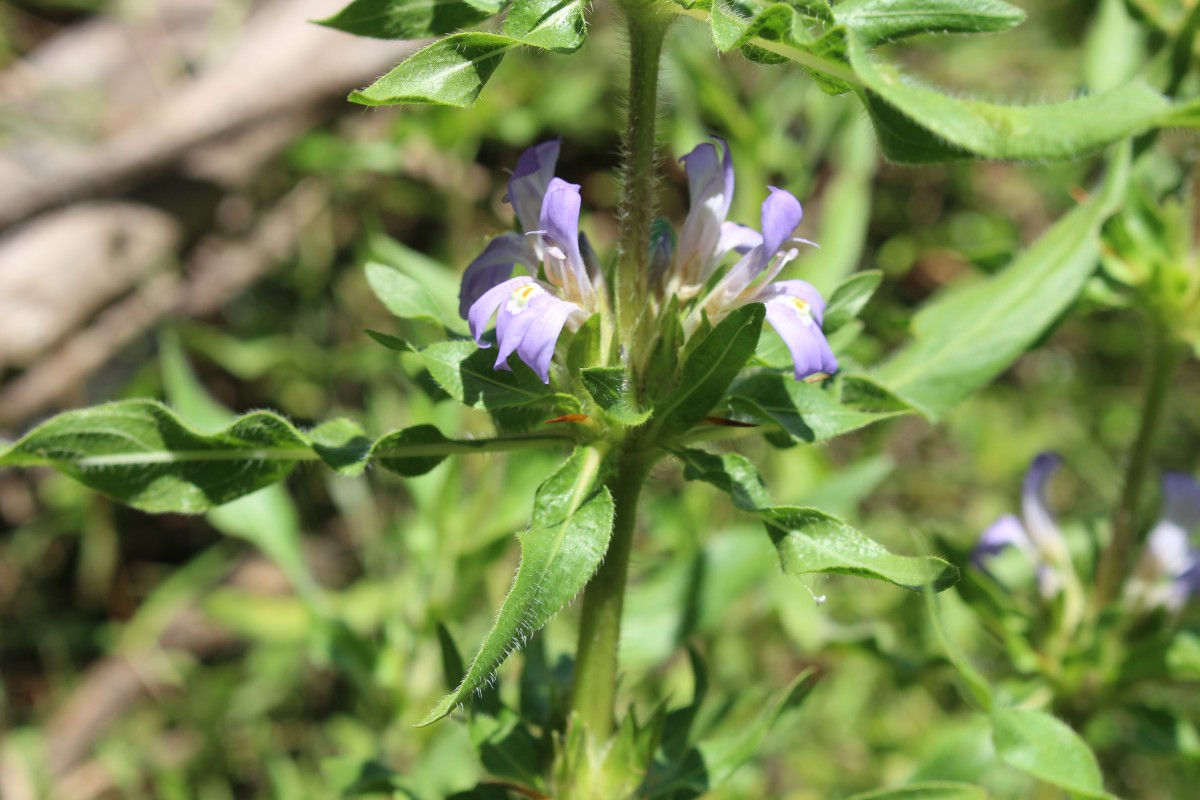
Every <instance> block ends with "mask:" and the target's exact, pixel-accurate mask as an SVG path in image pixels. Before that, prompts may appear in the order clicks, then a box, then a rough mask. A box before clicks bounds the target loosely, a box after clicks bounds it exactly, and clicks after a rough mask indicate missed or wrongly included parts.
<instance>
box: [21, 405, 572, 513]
mask: <svg viewBox="0 0 1200 800" xmlns="http://www.w3.org/2000/svg"><path fill="white" fill-rule="evenodd" d="M570 443H571V440H570V439H568V438H565V437H563V436H561V435H548V434H546V435H539V436H512V437H498V438H495V439H471V440H466V441H456V440H451V439H447V438H445V437H444V436H442V434H441V433H439V432H437V431H436V429H434V428H432V427H430V426H427V425H422V426H417V427H415V428H409V429H406V430H403V431H398V432H396V433H393V434H389V435H387V436H384V437H383V438H381V439H378V440H375V441H372V440H371V439H369V438H368V437H366V436H365V435H364V434H363V432H362V429H361V428H359V426H358V425H357V424H355V423H353V422H351V421H350V420H332V421H330V422H326V423H323V424H321V425H319V426H318V427H316V428H314V429H313V430H311V431H308V432H304V431H301V430H299V429H298V428H296V426H294V425H293V424H292V423H291V422H289V421H288V420H286V419H284V418H283V417H281V416H279V415H278V414H275V413H272V412H269V411H255V412H252V413H250V414H246V415H244V416H241V417H238V418H237V419H235V420H233V421H232V422H231V423H230V424H229V425H228V426H226V427H224V428H222V429H220V430H215V431H209V432H206V431H200V430H197V429H195V428H193V427H192V426H190V425H188V424H187V423H185V422H184V421H183V420H181V419H180V418H179V417H178V416H177V415H176V414H175V412H173V411H171V409H169V408H167V407H166V406H164V405H163V404H161V403H159V402H157V401H154V400H123V401H119V402H115V403H107V404H105V405H101V406H96V407H95V408H88V409H83V410H80V411H68V412H66V413H64V414H59V415H58V416H56V417H53V418H51V419H49V420H47V421H46V422H44V423H42V424H41V425H39V426H38V427H36V428H34V429H33V430H31V431H30V432H29V433H27V434H26V435H25V436H23V437H21V438H20V439H18V440H17V441H16V442H14V443H13V444H12V445H11V446H9V447H8V448H7V449H4V450H2V451H0V467H35V466H47V467H53V468H54V469H56V470H58V471H59V472H62V473H64V474H66V475H69V476H71V477H72V478H74V479H76V480H78V481H79V482H80V483H83V484H84V485H86V486H89V487H91V488H93V489H96V490H98V491H101V492H104V493H105V494H107V495H109V496H111V497H113V498H114V499H116V500H118V501H120V502H122V503H125V504H126V505H130V506H133V507H134V508H140V509H142V510H143V511H150V512H156V513H165V512H175V513H181V514H199V513H201V512H203V511H207V510H208V509H210V508H213V507H214V506H219V505H221V504H223V503H228V502H229V501H231V500H235V499H237V498H239V497H242V496H243V495H246V494H249V493H251V492H253V491H256V490H258V489H261V488H262V487H264V486H267V485H269V484H272V483H275V482H277V481H280V480H282V479H283V478H285V477H286V476H287V475H288V473H289V472H291V471H292V469H293V468H294V467H295V466H296V464H297V463H299V462H301V461H321V462H324V463H325V464H326V465H327V466H329V467H331V468H333V469H335V470H337V471H338V472H340V473H342V474H346V475H354V474H358V473H361V472H362V471H363V469H364V468H365V467H366V465H367V464H368V463H369V462H371V461H372V460H378V461H379V462H380V463H381V464H382V465H383V466H384V467H385V468H387V469H390V470H392V471H394V472H397V473H399V474H401V475H405V476H411V475H418V474H421V473H423V472H427V471H428V470H430V469H432V468H433V467H434V466H436V465H437V464H438V463H440V462H441V461H442V460H443V459H444V458H446V457H447V456H450V455H455V454H459V453H474V452H487V451H502V450H517V449H527V448H543V447H561V446H563V445H564V444H570Z"/></svg>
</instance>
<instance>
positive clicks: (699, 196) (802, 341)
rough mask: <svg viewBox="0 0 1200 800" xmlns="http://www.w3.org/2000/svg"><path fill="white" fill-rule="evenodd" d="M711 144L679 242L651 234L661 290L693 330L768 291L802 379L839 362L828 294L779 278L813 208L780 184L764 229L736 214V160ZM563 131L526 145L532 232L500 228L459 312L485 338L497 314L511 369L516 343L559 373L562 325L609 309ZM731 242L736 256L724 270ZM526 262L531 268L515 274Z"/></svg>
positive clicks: (522, 209) (467, 280)
mask: <svg viewBox="0 0 1200 800" xmlns="http://www.w3.org/2000/svg"><path fill="white" fill-rule="evenodd" d="M718 142H719V144H720V146H721V149H722V151H723V152H718V149H717V146H716V145H714V144H711V143H705V144H701V145H699V146H698V147H696V148H695V149H694V150H692V152H691V153H689V154H688V155H686V156H684V157H683V159H682V161H683V164H684V168H685V171H686V173H687V180H688V194H689V198H690V209H689V212H688V215H687V218H686V220H685V221H684V224H683V229H682V231H681V233H680V235H679V238H678V241H677V243H676V241H675V239H674V237H673V235H671V233H670V231H669V229H666V230H664V229H663V228H662V227H660V228H659V234H658V235H657V236H656V237H655V240H654V241H653V242H652V243H651V247H652V258H651V266H650V273H651V274H650V275H649V280H650V282H651V283H652V285H653V287H654V289H655V292H656V295H657V297H658V298H659V299H660V300H661V299H664V298H668V297H671V296H675V297H677V298H678V299H679V301H680V303H681V307H683V308H684V309H686V316H685V318H684V320H683V326H684V331H685V333H687V334H689V335H690V334H691V333H692V332H694V331H695V330H696V329H697V328H698V327H699V325H700V323H701V321H702V320H703V319H705V318H707V319H708V321H709V322H711V323H713V324H716V323H717V322H719V321H720V320H721V319H722V318H723V317H725V316H726V315H728V314H729V313H730V312H731V311H733V310H734V309H736V308H739V307H740V306H744V305H748V304H750V303H763V304H764V305H765V306H766V312H767V313H766V318H767V321H768V322H770V323H771V325H772V326H773V327H774V329H775V330H776V331H777V332H778V333H779V335H780V336H781V337H782V338H783V340H784V342H785V343H786V345H787V347H788V350H789V351H790V353H791V355H792V360H793V363H794V367H795V376H796V379H797V380H800V379H803V378H806V377H808V376H810V375H814V374H817V373H826V374H831V373H833V372H835V371H836V370H837V359H836V358H835V357H834V355H833V352H832V351H831V350H830V348H829V344H828V343H827V342H826V340H825V336H824V334H823V333H822V331H821V325H822V322H823V318H824V311H825V301H824V299H823V298H822V297H821V295H820V293H819V292H818V291H817V290H816V289H815V288H814V287H813V286H812V285H811V284H809V283H807V282H805V281H801V280H786V281H775V280H774V279H775V278H776V277H777V276H778V275H779V273H780V272H781V271H782V270H783V268H784V267H785V266H787V264H788V263H789V262H791V261H792V260H794V259H795V258H796V257H797V256H798V255H799V251H798V249H797V245H799V244H812V243H811V242H808V241H807V240H806V239H801V238H798V237H796V236H795V231H796V228H797V227H798V226H799V224H800V220H801V218H802V216H803V211H802V209H801V207H800V203H799V201H798V200H796V198H795V197H793V196H792V195H791V194H790V193H788V192H786V191H784V190H782V189H776V188H774V187H770V194H769V196H768V197H767V199H766V200H765V201H764V202H763V205H762V216H761V231H755V230H753V229H751V228H748V227H746V226H744V225H738V224H736V223H733V222H729V221H727V220H726V216H727V214H728V213H729V207H730V204H731V203H732V200H733V185H734V177H733V162H732V159H731V157H730V153H729V147H728V146H727V145H726V144H725V143H724V142H722V141H719V140H718ZM558 151H559V143H558V142H557V141H553V142H546V143H543V144H540V145H537V146H535V147H532V148H530V149H529V150H527V151H526V152H525V153H524V154H523V155H522V156H521V158H520V160H519V161H518V162H517V168H516V171H515V172H514V173H513V176H512V179H511V180H510V181H509V184H508V197H507V198H506V199H507V200H508V201H509V202H510V203H511V204H512V206H513V208H514V210H515V212H516V217H517V222H518V223H519V225H520V228H521V230H522V231H523V232H524V235H521V234H518V233H515V232H509V233H505V234H502V235H500V236H497V237H496V238H494V239H492V241H491V242H489V243H488V245H487V247H485V248H484V251H483V252H482V253H481V254H480V255H479V256H478V257H477V258H476V259H475V260H474V261H473V262H471V264H470V265H469V266H468V267H467V270H466V273H465V274H464V275H463V283H462V291H461V293H460V296H459V299H460V307H459V313H460V314H462V316H463V317H465V318H466V319H467V321H468V322H469V324H470V328H471V334H472V335H473V336H474V337H475V341H476V342H477V343H478V344H479V346H480V347H489V346H490V344H489V343H488V342H487V341H485V340H484V338H483V335H484V331H485V328H486V326H487V324H488V322H489V321H490V320H491V319H492V317H493V315H494V316H495V318H496V342H497V346H498V353H497V357H496V364H495V366H496V369H508V368H509V366H508V357H509V356H510V355H512V354H513V353H514V352H515V353H516V354H517V356H518V357H519V358H520V359H521V360H522V361H524V362H525V363H526V364H528V365H529V366H530V367H531V368H533V370H534V371H535V372H537V374H538V375H539V376H540V377H541V378H542V380H543V381H544V382H549V370H550V364H551V361H552V359H553V356H554V350H555V346H556V344H557V342H558V339H559V337H560V335H561V334H562V332H563V330H564V329H571V330H576V329H578V327H579V326H580V325H581V324H582V323H583V322H585V321H586V320H587V319H588V318H589V317H590V316H591V315H592V314H595V313H598V312H599V313H606V309H607V308H609V307H611V304H610V303H608V302H607V296H606V294H605V292H606V289H605V286H604V283H603V275H602V272H601V270H600V269H599V265H598V260H597V258H596V256H595V254H594V252H593V251H592V249H591V247H590V246H589V245H588V243H587V239H586V237H584V236H583V235H582V234H581V233H580V232H579V210H580V196H579V186H578V185H576V184H572V183H567V182H566V181H564V180H561V179H560V178H556V177H554V168H555V165H556V163H557V160H558ZM731 254H736V255H738V256H739V258H738V260H737V261H736V262H735V263H734V264H733V266H732V267H730V268H729V269H728V270H727V271H726V272H725V273H724V275H722V276H720V277H719V278H718V273H719V271H720V270H721V268H722V266H724V263H725V261H726V258H727V257H728V256H730V255H731ZM518 268H521V269H523V270H524V274H521V275H518V276H516V277H514V276H513V273H514V271H515V270H517V269H518Z"/></svg>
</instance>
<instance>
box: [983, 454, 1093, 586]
mask: <svg viewBox="0 0 1200 800" xmlns="http://www.w3.org/2000/svg"><path fill="white" fill-rule="evenodd" d="M1061 465H1062V458H1060V457H1059V456H1058V455H1057V454H1056V453H1041V454H1039V455H1038V456H1037V458H1035V459H1034V460H1033V464H1032V465H1030V467H1029V472H1028V473H1026V475H1025V483H1024V485H1023V486H1022V488H1021V518H1020V519H1018V518H1017V517H1016V516H1014V515H1012V514H1005V515H1004V516H1003V517H1001V518H1000V519H998V520H996V521H995V522H993V523H992V524H991V525H990V526H988V528H987V530H985V531H984V532H983V533H982V534H981V535H980V537H979V541H978V543H976V545H975V550H974V551H973V552H972V553H971V563H973V564H974V565H975V566H976V567H978V568H979V569H984V570H986V568H987V562H988V561H989V560H990V559H991V558H992V557H994V556H996V555H997V554H998V553H1000V552H1001V551H1003V550H1005V549H1006V548H1008V547H1016V548H1017V549H1018V550H1020V551H1021V552H1022V553H1024V554H1025V556H1026V558H1028V559H1029V561H1030V563H1031V564H1033V566H1034V568H1035V569H1036V570H1037V581H1038V590H1039V591H1040V593H1041V595H1042V596H1043V597H1053V596H1054V595H1056V594H1058V592H1059V591H1060V590H1061V589H1062V586H1063V572H1064V571H1069V570H1070V569H1071V565H1070V560H1069V555H1068V553H1067V544H1066V541H1065V540H1064V539H1063V536H1062V532H1061V531H1060V530H1059V529H1058V525H1057V524H1056V523H1055V522H1054V517H1053V516H1051V514H1050V510H1049V508H1047V506H1046V486H1047V484H1048V483H1049V482H1050V478H1051V477H1053V475H1054V473H1055V472H1057V471H1058V468H1059V466H1061Z"/></svg>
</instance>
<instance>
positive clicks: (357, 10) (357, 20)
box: [318, 0, 504, 39]
mask: <svg viewBox="0 0 1200 800" xmlns="http://www.w3.org/2000/svg"><path fill="white" fill-rule="evenodd" d="M503 5H504V4H503V3H502V2H499V0H354V2H353V3H351V4H350V5H348V6H346V7H345V8H343V9H342V10H341V11H339V12H338V13H336V14H334V15H333V16H332V17H329V18H328V19H323V20H319V21H318V22H319V24H321V25H327V26H328V27H330V28H336V29H337V30H339V31H345V32H346V33H352V34H354V35H355V36H371V37H374V38H376V39H425V38H428V37H430V36H442V35H444V34H447V33H453V32H454V31H459V30H462V29H463V28H469V27H471V26H472V25H474V24H475V23H477V22H482V21H483V20H485V19H487V18H488V17H490V16H493V15H495V14H499V13H500V9H501V8H502V7H503Z"/></svg>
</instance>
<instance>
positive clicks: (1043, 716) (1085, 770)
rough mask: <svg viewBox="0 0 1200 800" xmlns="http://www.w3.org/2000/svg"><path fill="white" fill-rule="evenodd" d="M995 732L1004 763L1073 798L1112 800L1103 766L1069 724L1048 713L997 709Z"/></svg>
mask: <svg viewBox="0 0 1200 800" xmlns="http://www.w3.org/2000/svg"><path fill="white" fill-rule="evenodd" d="M992 732H993V738H994V740H995V743H996V754H997V755H998V756H999V757H1000V760H1001V761H1003V762H1004V763H1005V764H1008V765H1009V766H1010V767H1013V768H1014V769H1018V770H1020V771H1021V772H1024V773H1026V774H1028V775H1032V776H1033V777H1035V778H1037V779H1038V780H1041V781H1045V782H1046V783H1049V784H1053V785H1054V786H1057V787H1059V788H1061V789H1065V790H1066V791H1068V792H1071V793H1072V794H1073V795H1077V796H1082V797H1089V798H1110V797H1111V795H1109V794H1108V793H1107V792H1106V791H1104V778H1103V776H1102V775H1101V774H1100V766H1099V764H1097V763H1096V757H1095V756H1094V755H1093V754H1092V751H1091V750H1090V749H1088V746H1087V745H1086V744H1084V743H1083V740H1082V739H1080V738H1079V736H1078V734H1076V733H1075V731H1073V730H1071V728H1070V726H1068V725H1067V724H1066V723H1065V722H1063V721H1061V720H1059V719H1056V718H1055V717H1052V716H1051V715H1049V714H1047V713H1045V712H1044V711H1037V710H1034V709H1015V708H1003V707H997V708H995V709H993V710H992Z"/></svg>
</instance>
